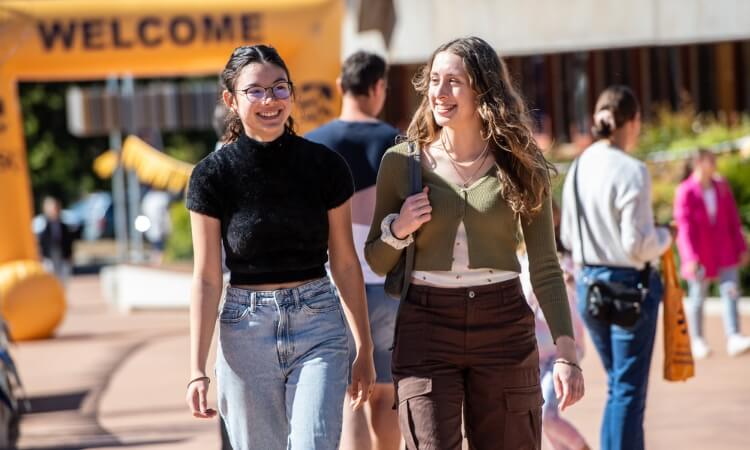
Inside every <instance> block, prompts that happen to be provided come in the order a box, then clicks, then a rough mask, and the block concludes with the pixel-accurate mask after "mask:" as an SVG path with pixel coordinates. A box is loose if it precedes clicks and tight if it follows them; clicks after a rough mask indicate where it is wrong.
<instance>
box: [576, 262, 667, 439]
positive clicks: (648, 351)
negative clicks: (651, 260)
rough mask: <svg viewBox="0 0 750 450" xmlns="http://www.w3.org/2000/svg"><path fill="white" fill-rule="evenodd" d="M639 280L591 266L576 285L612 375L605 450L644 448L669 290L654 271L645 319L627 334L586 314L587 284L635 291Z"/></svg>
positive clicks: (581, 306)
mask: <svg viewBox="0 0 750 450" xmlns="http://www.w3.org/2000/svg"><path fill="white" fill-rule="evenodd" d="M640 276H641V275H640V272H639V271H637V270H635V269H625V268H612V267H589V266H586V267H584V268H583V269H582V270H581V273H580V274H579V277H578V280H577V283H576V288H577V294H578V310H579V312H580V313H581V317H582V318H583V321H584V323H585V324H586V328H587V329H588V331H589V333H590V336H591V340H592V341H593V342H594V346H595V347H596V350H597V353H599V357H600V359H601V361H602V364H603V365H604V369H605V370H606V371H607V393H608V395H607V404H606V406H605V408H604V417H603V419H602V426H601V436H600V439H601V446H600V448H601V449H602V450H640V449H643V448H644V435H643V417H644V413H645V410H646V393H647V390H648V373H649V369H650V367H651V355H652V353H653V348H654V338H655V336H656V322H657V318H658V313H659V302H661V299H662V295H663V294H664V287H663V284H662V281H661V278H660V276H659V274H658V273H657V272H655V271H652V272H651V277H650V280H649V294H648V296H647V297H646V299H645V301H644V304H643V309H642V310H641V311H642V312H641V318H640V319H639V320H638V322H637V323H636V325H635V326H634V327H633V328H628V329H626V328H622V327H620V326H617V325H610V324H607V323H604V322H601V321H599V320H597V319H594V318H592V317H590V316H589V315H588V314H586V290H587V286H588V284H587V283H588V282H589V281H591V280H603V281H616V282H620V283H624V284H627V285H631V286H636V285H637V284H638V282H639V280H640Z"/></svg>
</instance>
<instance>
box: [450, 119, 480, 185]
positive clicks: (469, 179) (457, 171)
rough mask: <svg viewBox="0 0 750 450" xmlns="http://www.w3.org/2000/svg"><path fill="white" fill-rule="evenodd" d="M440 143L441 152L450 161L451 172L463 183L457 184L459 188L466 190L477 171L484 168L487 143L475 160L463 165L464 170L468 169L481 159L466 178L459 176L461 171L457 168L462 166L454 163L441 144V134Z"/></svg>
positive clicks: (456, 162)
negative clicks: (464, 166)
mask: <svg viewBox="0 0 750 450" xmlns="http://www.w3.org/2000/svg"><path fill="white" fill-rule="evenodd" d="M440 143H441V144H442V145H441V147H442V148H443V151H444V152H445V155H446V156H448V161H450V163H451V166H453V170H454V171H455V172H456V175H458V178H460V179H461V180H463V183H462V184H459V186H461V187H462V188H463V189H466V188H468V187H469V186H471V182H472V181H473V180H474V177H476V176H477V174H478V173H479V170H480V169H481V168H482V167H483V166H484V161H485V160H486V159H487V149H488V147H487V141H485V143H484V149H483V150H482V152H481V153H480V154H479V156H477V157H476V158H474V160H473V161H471V162H469V163H464V164H466V168H469V167H471V165H472V164H474V163H475V162H477V161H479V160H480V159H481V162H480V163H479V165H478V166H477V168H476V169H474V172H473V173H472V174H471V176H469V177H468V178H466V177H464V176H463V175H462V174H461V171H460V170H459V167H462V166H460V165H459V162H458V161H456V160H455V159H453V157H451V155H450V153H449V152H448V149H447V148H446V146H445V144H444V143H443V135H442V133H441V134H440Z"/></svg>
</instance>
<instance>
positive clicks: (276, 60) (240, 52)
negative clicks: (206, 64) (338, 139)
mask: <svg viewBox="0 0 750 450" xmlns="http://www.w3.org/2000/svg"><path fill="white" fill-rule="evenodd" d="M253 63H257V64H273V65H274V66H277V67H279V68H280V69H282V70H284V72H285V73H286V77H287V80H289V82H290V84H291V85H292V95H294V84H293V83H292V78H291V76H290V75H289V69H288V68H287V66H286V63H285V62H284V60H283V59H281V56H280V55H279V52H277V51H276V49H275V48H273V47H270V46H268V45H262V44H259V45H246V46H242V47H237V48H236V49H234V51H233V52H232V56H230V57H229V61H227V65H226V66H225V67H224V70H223V71H222V72H221V77H220V78H221V87H222V88H223V89H224V90H227V91H229V92H231V93H232V95H234V91H235V84H236V83H237V78H239V77H240V73H241V72H242V69H244V68H245V67H246V66H248V65H250V64H253ZM219 101H222V100H221V99H219ZM225 120H226V124H225V125H226V126H225V128H224V129H225V130H226V131H225V132H224V136H222V138H221V140H222V141H223V142H233V141H235V140H237V138H238V137H239V136H240V135H241V134H242V133H244V132H245V130H244V128H243V127H242V120H241V119H240V117H239V116H238V115H237V113H235V112H234V111H232V110H231V109H230V110H229V111H228V113H227V115H226V119H225ZM284 128H285V129H286V131H287V132H289V133H292V134H294V133H295V131H294V119H292V116H289V118H288V119H287V120H286V124H284Z"/></svg>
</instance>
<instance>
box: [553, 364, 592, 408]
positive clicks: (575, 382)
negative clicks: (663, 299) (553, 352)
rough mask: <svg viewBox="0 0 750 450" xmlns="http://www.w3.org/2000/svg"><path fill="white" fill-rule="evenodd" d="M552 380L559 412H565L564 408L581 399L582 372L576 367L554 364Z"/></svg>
mask: <svg viewBox="0 0 750 450" xmlns="http://www.w3.org/2000/svg"><path fill="white" fill-rule="evenodd" d="M552 379H553V380H554V382H555V394H557V402H558V405H560V411H565V408H567V407H568V406H572V405H574V404H575V403H576V402H578V400H580V399H582V398H583V393H584V386H583V372H581V370H580V369H579V368H578V367H575V366H572V365H568V364H565V363H562V362H559V363H555V365H554V367H553V368H552Z"/></svg>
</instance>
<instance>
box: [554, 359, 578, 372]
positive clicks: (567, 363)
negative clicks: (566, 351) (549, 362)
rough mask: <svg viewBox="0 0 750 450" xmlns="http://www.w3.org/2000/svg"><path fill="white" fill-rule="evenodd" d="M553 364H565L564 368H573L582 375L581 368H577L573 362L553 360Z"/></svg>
mask: <svg viewBox="0 0 750 450" xmlns="http://www.w3.org/2000/svg"><path fill="white" fill-rule="evenodd" d="M555 364H565V365H566V366H570V367H575V368H576V369H578V370H579V371H580V372H581V373H583V369H581V366H579V365H578V364H576V363H574V362H570V361H566V360H564V359H556V360H555Z"/></svg>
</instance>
